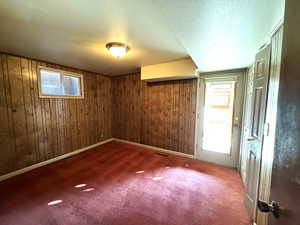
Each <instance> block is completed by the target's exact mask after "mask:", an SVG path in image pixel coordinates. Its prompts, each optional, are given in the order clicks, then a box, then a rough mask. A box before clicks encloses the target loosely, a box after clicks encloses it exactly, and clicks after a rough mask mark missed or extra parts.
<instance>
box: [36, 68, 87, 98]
mask: <svg viewBox="0 0 300 225" xmlns="http://www.w3.org/2000/svg"><path fill="white" fill-rule="evenodd" d="M42 69H43V70H48V71H52V72H59V73H60V74H61V75H70V76H73V77H78V78H79V79H80V95H78V96H74V95H49V94H43V93H42V84H41V70H42ZM38 87H39V97H40V98H69V99H83V98H84V85H83V75H82V74H79V73H74V72H69V71H66V70H60V69H54V68H50V67H46V66H39V67H38Z"/></svg>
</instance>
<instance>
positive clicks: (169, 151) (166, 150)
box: [112, 138, 195, 159]
mask: <svg viewBox="0 0 300 225" xmlns="http://www.w3.org/2000/svg"><path fill="white" fill-rule="evenodd" d="M112 139H113V141H119V142H123V143H127V144H132V145H137V146H141V147H145V148H150V149H152V150H155V151H160V152H164V153H168V154H172V155H177V156H182V157H186V158H191V159H195V156H194V155H189V154H185V153H182V152H175V151H172V150H168V149H164V148H159V147H154V146H151V145H144V144H140V143H137V142H132V141H126V140H123V139H119V138H112Z"/></svg>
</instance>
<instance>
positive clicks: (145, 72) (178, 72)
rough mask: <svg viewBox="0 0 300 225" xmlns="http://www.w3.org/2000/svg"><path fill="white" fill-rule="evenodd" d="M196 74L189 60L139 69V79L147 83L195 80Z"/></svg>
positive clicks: (195, 68)
mask: <svg viewBox="0 0 300 225" xmlns="http://www.w3.org/2000/svg"><path fill="white" fill-rule="evenodd" d="M198 74H199V72H198V69H197V67H196V65H195V64H194V62H193V61H192V59H190V58H189V59H182V60H176V61H172V62H167V63H161V64H156V65H150V66H143V67H142V69H141V79H142V80H146V81H149V82H157V81H165V80H180V79H191V78H197V77H198Z"/></svg>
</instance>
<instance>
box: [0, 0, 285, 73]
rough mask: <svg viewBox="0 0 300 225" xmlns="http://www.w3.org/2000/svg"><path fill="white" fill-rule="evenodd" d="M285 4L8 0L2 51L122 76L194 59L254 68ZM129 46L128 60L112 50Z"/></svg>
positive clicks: (209, 67) (3, 7)
mask: <svg viewBox="0 0 300 225" xmlns="http://www.w3.org/2000/svg"><path fill="white" fill-rule="evenodd" d="M282 14H283V1H282V0H243V1H242V0H209V1H207V0H186V1H182V0H152V1H150V0H126V1H125V0H88V1H86V0H63V1H61V0H60V1H59V0H43V1H37V0H26V1H24V0H2V1H1V4H0V32H1V33H0V51H5V52H9V53H13V54H19V55H24V56H28V57H31V58H37V59H41V60H45V61H50V62H54V63H58V64H63V65H67V66H71V67H75V68H81V69H85V70H89V71H94V72H100V73H104V74H108V75H116V74H123V73H129V72H133V71H136V70H138V69H139V67H140V66H142V65H151V64H156V63H162V62H167V61H171V60H176V59H180V58H184V57H187V56H189V55H190V56H191V57H192V59H193V60H194V61H195V63H196V64H197V66H198V67H199V69H200V70H201V71H216V70H223V69H233V68H240V67H245V66H248V65H249V64H250V63H251V62H252V60H253V57H254V53H255V51H256V50H257V49H258V48H259V47H260V45H261V44H263V43H264V41H265V39H266V37H267V35H268V34H269V33H270V31H271V30H272V27H274V25H275V24H276V23H278V21H279V20H280V18H281V17H282ZM111 41H121V42H125V43H127V44H128V45H129V46H130V47H131V50H130V52H129V54H128V56H127V57H125V58H122V59H115V58H113V57H111V56H110V55H109V53H108V51H107V50H106V49H105V44H106V43H107V42H111Z"/></svg>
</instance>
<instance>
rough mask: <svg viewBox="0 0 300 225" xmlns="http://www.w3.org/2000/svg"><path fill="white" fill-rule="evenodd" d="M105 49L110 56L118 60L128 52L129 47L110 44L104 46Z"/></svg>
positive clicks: (118, 43)
mask: <svg viewBox="0 0 300 225" xmlns="http://www.w3.org/2000/svg"><path fill="white" fill-rule="evenodd" d="M106 48H107V49H108V51H110V53H111V54H112V56H114V57H117V58H120V57H123V56H125V55H126V53H127V52H128V51H129V47H128V46H127V45H125V44H123V43H120V42H110V43H108V44H106Z"/></svg>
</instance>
